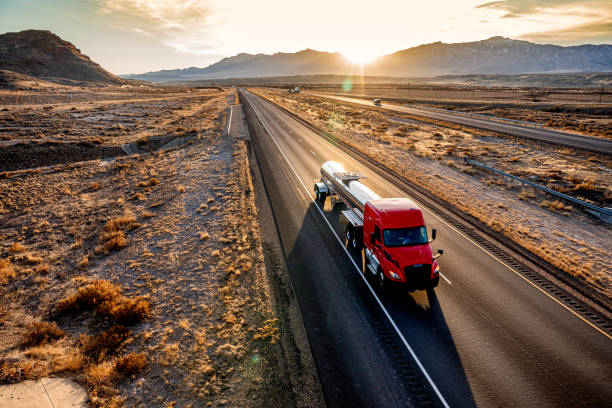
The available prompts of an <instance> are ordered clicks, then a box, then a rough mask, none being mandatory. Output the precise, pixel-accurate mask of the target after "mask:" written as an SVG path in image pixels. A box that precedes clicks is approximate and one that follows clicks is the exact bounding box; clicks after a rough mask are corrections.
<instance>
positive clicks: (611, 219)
mask: <svg viewBox="0 0 612 408" xmlns="http://www.w3.org/2000/svg"><path fill="white" fill-rule="evenodd" d="M465 162H466V163H467V164H469V165H471V166H475V167H480V168H482V169H485V170H488V171H490V172H493V173H496V174H500V175H502V176H505V177H509V178H511V179H514V180H516V181H518V182H520V183H522V184H526V185H528V186H531V187H533V188H537V189H538V190H542V191H544V192H545V193H547V194H550V195H553V196H555V197H558V198H561V199H563V200H565V201H569V202H570V203H572V204H575V205H577V206H579V207H582V208H587V209H589V210H591V211H594V212H596V213H598V214H599V215H600V216H601V217H600V218H601V219H602V220H604V221H606V222H608V223H612V209H610V208H604V207H599V206H596V205H594V204H591V203H587V202H586V201H583V200H579V199H577V198H574V197H571V196H568V195H567V194H563V193H560V192H558V191H555V190H552V189H550V188H548V187H544V186H542V185H539V184H536V183H533V182H531V181H528V180H525V179H522V178H520V177H517V176H513V175H512V174H509V173H506V172H505V171H501V170H498V169H496V168H494V167H490V166H487V165H486V164H482V163H479V162H477V161H474V160H471V159H468V158H467V157H466V158H465Z"/></svg>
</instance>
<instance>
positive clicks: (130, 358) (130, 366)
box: [115, 353, 148, 377]
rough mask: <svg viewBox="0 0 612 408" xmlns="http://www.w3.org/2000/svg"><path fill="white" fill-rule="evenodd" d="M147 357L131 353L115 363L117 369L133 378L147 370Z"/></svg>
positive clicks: (142, 354)
mask: <svg viewBox="0 0 612 408" xmlns="http://www.w3.org/2000/svg"><path fill="white" fill-rule="evenodd" d="M147 365H148V362H147V356H146V354H144V353H130V354H128V355H126V356H123V357H120V358H119V359H117V361H116V362H115V369H116V370H117V372H118V373H121V374H123V375H125V376H128V377H129V376H132V375H134V374H137V373H139V372H141V371H143V370H144V369H145V368H147Z"/></svg>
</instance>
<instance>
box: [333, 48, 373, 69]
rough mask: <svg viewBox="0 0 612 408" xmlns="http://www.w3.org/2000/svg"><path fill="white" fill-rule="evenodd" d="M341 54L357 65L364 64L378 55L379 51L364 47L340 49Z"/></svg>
mask: <svg viewBox="0 0 612 408" xmlns="http://www.w3.org/2000/svg"><path fill="white" fill-rule="evenodd" d="M341 54H342V55H344V57H345V58H346V59H347V60H349V61H350V62H352V63H353V64H358V65H365V64H367V63H369V62H372V61H374V60H375V59H376V58H378V57H379V56H380V54H379V53H377V52H375V51H371V50H368V49H364V48H361V49H354V50H346V51H342V52H341Z"/></svg>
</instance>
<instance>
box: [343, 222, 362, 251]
mask: <svg viewBox="0 0 612 408" xmlns="http://www.w3.org/2000/svg"><path fill="white" fill-rule="evenodd" d="M345 232H346V243H347V245H350V246H351V247H353V249H354V250H356V251H360V250H361V239H359V234H357V231H356V230H355V227H353V226H352V225H350V224H348V225H347V226H346V230H345Z"/></svg>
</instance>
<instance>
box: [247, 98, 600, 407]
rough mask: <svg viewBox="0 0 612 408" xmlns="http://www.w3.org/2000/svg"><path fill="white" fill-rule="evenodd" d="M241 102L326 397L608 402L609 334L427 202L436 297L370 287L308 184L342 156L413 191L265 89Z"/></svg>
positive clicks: (375, 180) (388, 403)
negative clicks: (436, 262) (248, 111)
mask: <svg viewBox="0 0 612 408" xmlns="http://www.w3.org/2000/svg"><path fill="white" fill-rule="evenodd" d="M244 97H245V98H246V100H247V101H248V103H249V104H250V105H251V107H252V112H253V115H254V116H255V117H256V118H257V119H258V120H259V121H261V124H257V126H258V129H259V130H258V131H257V132H256V133H257V134H252V135H251V137H252V139H253V144H254V151H255V154H256V156H257V161H258V162H259V163H260V168H261V172H262V176H263V179H264V182H265V185H266V190H267V195H268V198H269V200H270V203H271V206H272V209H273V213H274V217H275V221H276V224H277V228H278V231H279V237H280V240H281V243H282V246H283V248H284V253H285V256H286V262H287V265H288V268H289V275H290V278H291V281H292V284H293V287H294V290H295V292H296V298H297V299H298V302H299V304H300V310H301V314H302V319H303V322H304V325H305V328H306V331H307V334H308V338H309V342H310V344H311V348H312V351H313V356H314V359H315V362H316V364H317V369H318V373H319V377H320V379H321V382H322V387H323V391H324V394H325V398H326V402H327V404H328V405H329V406H385V407H394V406H432V405H433V406H452V407H470V406H483V407H498V406H507V407H534V406H537V407H540V408H541V407H585V406H591V407H603V406H609V403H610V401H612V387H611V386H610V379H612V338H611V337H610V334H609V333H608V332H607V331H603V330H601V329H599V328H597V327H596V325H593V324H592V323H590V322H589V320H588V319H586V318H584V317H583V316H580V315H579V314H576V313H575V312H572V311H571V310H570V309H569V308H567V307H565V306H563V305H562V304H561V303H560V302H559V301H557V300H556V299H554V297H552V296H550V295H547V294H545V293H543V291H542V290H540V289H538V288H537V287H536V285H534V284H533V283H531V282H530V281H528V280H527V279H525V278H523V277H522V276H520V274H519V273H517V271H516V270H513V269H512V268H511V267H509V266H508V265H507V264H506V263H505V262H503V261H501V260H500V259H498V258H497V257H496V256H494V255H493V254H492V253H491V252H490V251H487V250H485V249H484V248H482V247H481V246H480V245H478V244H476V243H475V242H474V241H472V240H471V239H469V238H468V237H467V236H466V235H464V234H463V233H461V232H460V231H459V230H457V229H456V228H454V227H453V226H452V225H450V224H448V223H447V222H445V221H444V220H442V219H441V218H439V217H438V216H437V215H435V214H434V213H433V212H430V210H429V209H428V208H427V207H426V206H425V205H423V203H419V204H420V205H421V207H422V208H424V210H425V216H426V222H427V225H428V226H429V227H430V228H431V227H433V228H437V230H438V239H437V240H436V241H434V250H436V249H438V248H442V249H444V253H445V254H444V256H443V257H442V258H440V264H441V270H442V272H443V273H444V279H441V280H440V285H439V287H438V288H437V289H436V290H435V291H434V292H415V293H410V294H406V293H395V294H384V296H383V294H380V293H377V292H376V291H373V290H371V289H370V287H369V286H368V285H367V284H366V279H364V278H363V275H362V272H363V271H362V268H363V261H362V259H361V254H357V253H354V252H351V251H348V250H347V249H345V247H344V246H343V245H341V244H340V241H339V240H338V239H337V238H336V235H337V236H340V237H341V236H342V230H341V227H340V225H339V223H338V209H335V210H332V209H331V208H330V203H329V200H327V202H326V204H325V207H324V208H320V207H319V205H318V204H315V203H314V201H313V200H312V199H313V192H312V184H313V181H314V180H315V179H317V178H318V177H319V168H320V166H321V164H322V163H323V162H325V161H327V160H335V161H338V162H340V163H343V164H344V166H345V168H347V169H350V170H355V171H359V172H361V173H363V174H365V175H366V176H367V177H368V178H367V179H365V180H364V184H366V185H368V186H369V187H371V188H372V189H373V190H374V191H376V192H377V193H378V194H379V195H381V196H382V197H397V196H408V194H406V193H405V192H404V191H400V190H398V188H397V187H396V186H395V185H393V184H391V183H390V182H388V181H387V179H385V178H383V177H381V176H379V175H378V173H376V172H374V171H372V169H371V168H370V167H368V166H367V165H366V164H364V163H361V162H359V161H357V160H355V159H353V158H352V157H351V156H350V155H348V154H347V153H345V152H344V151H343V150H340V149H339V148H337V147H336V146H334V145H332V144H331V143H329V142H328V141H327V140H325V139H323V138H322V137H321V136H320V135H318V134H317V133H315V132H313V131H312V130H311V129H310V128H309V127H307V126H305V125H303V124H301V123H300V122H298V121H297V120H295V119H294V118H293V117H291V116H290V115H288V114H287V113H285V112H284V111H282V110H281V109H279V108H277V107H275V106H274V105H272V104H271V103H269V102H267V101H265V100H264V99H263V98H260V97H258V96H256V95H254V94H252V93H249V92H246V93H244ZM253 115H252V116H251V121H253ZM323 215H324V217H325V218H323ZM332 229H333V230H334V232H333V233H332ZM334 233H335V234H336V235H334Z"/></svg>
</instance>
